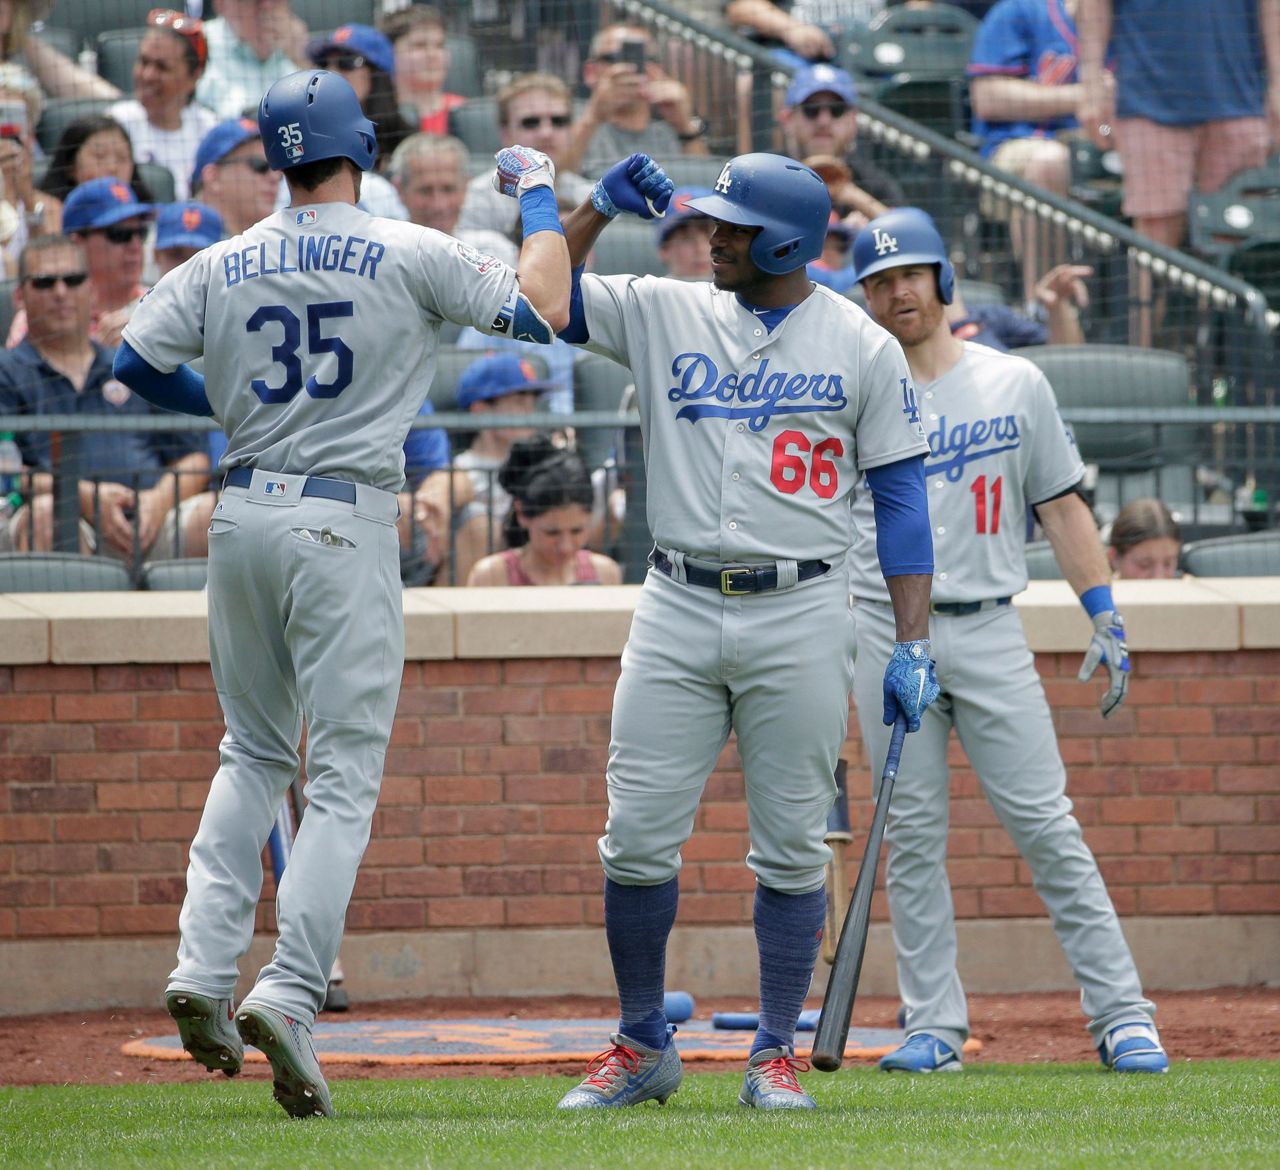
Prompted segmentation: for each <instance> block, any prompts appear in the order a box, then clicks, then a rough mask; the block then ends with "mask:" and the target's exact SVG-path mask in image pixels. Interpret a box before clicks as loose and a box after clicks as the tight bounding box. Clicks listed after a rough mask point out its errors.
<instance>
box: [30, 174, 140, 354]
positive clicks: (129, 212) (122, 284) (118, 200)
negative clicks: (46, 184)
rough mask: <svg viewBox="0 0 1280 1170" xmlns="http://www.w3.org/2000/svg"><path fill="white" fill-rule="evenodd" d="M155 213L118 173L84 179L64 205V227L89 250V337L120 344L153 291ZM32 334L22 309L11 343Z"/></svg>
mask: <svg viewBox="0 0 1280 1170" xmlns="http://www.w3.org/2000/svg"><path fill="white" fill-rule="evenodd" d="M154 212H155V208H154V206H153V205H152V204H150V203H141V202H139V200H138V196H137V195H136V194H135V193H134V190H133V188H132V187H130V186H129V185H128V183H122V182H121V181H120V180H119V179H112V178H102V179H91V180H90V181H89V182H87V183H81V184H80V186H78V187H76V188H75V190H73V191H72V192H71V194H70V195H68V196H67V201H66V203H65V204H64V205H63V208H62V230H63V232H64V233H65V234H66V235H68V236H70V237H71V238H72V239H74V240H75V241H76V242H77V243H79V245H80V246H81V247H82V248H83V249H84V254H85V260H86V266H87V269H88V272H89V284H90V286H91V289H92V297H91V309H90V317H89V336H90V337H91V338H92V339H93V340H94V341H97V342H100V343H101V344H103V345H106V346H113V345H118V344H119V343H120V330H121V329H123V328H124V324H125V322H126V321H127V320H128V319H129V314H130V313H131V312H133V307H134V305H136V304H137V303H138V301H139V300H140V299H141V298H142V296H143V294H144V293H145V292H146V291H147V290H146V287H145V286H144V285H143V284H142V260H143V248H142V242H143V240H144V239H145V238H146V235H147V232H148V230H149V227H148V224H149V222H150V220H151V218H152V216H153V214H154ZM26 335H27V314H26V311H25V310H24V309H19V310H18V312H17V313H16V314H15V315H14V318H13V324H12V326H11V327H10V329H9V337H8V339H7V341H6V342H5V344H6V345H7V346H8V347H9V348H10V349H12V348H13V347H14V346H15V345H17V344H18V343H19V342H20V341H22V339H23V338H24V337H26Z"/></svg>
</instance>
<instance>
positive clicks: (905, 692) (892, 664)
mask: <svg viewBox="0 0 1280 1170" xmlns="http://www.w3.org/2000/svg"><path fill="white" fill-rule="evenodd" d="M940 689H941V688H940V687H939V686H938V676H937V675H936V674H935V673H934V666H933V659H932V658H930V657H929V639H928V638H919V639H917V640H916V641H914V642H895V643H894V644H893V653H892V654H891V655H890V656H889V664H888V665H887V666H886V667H885V668H884V723H885V726H886V727H888V726H889V725H890V724H891V723H893V722H894V720H895V719H896V718H897V717H898V713H899V712H901V713H902V715H903V717H904V718H905V719H906V721H907V730H908V731H919V730H920V716H921V715H923V714H924V709H925V708H926V707H927V706H928V705H929V704H930V703H932V702H933V701H934V699H936V698H937V697H938V692H939V690H940Z"/></svg>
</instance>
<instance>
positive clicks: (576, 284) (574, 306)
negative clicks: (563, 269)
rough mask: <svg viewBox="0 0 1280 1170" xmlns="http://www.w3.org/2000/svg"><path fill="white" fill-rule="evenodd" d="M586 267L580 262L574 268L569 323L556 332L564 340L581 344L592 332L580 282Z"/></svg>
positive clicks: (570, 290)
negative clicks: (588, 326)
mask: <svg viewBox="0 0 1280 1170" xmlns="http://www.w3.org/2000/svg"><path fill="white" fill-rule="evenodd" d="M585 267H586V265H585V264H579V265H578V267H577V268H575V269H574V270H573V284H572V286H571V287H570V289H569V324H568V325H566V326H565V327H564V328H563V329H561V330H560V332H559V333H557V334H556V336H557V337H559V338H560V339H561V340H562V341H568V342H571V343H572V344H574V345H581V344H582V343H583V342H584V341H589V340H590V339H591V333H590V331H589V330H588V329H587V311H586V310H585V309H584V308H583V307H582V286H581V283H580V282H581V280H582V270H583V269H584V268H585Z"/></svg>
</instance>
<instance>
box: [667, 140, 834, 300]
mask: <svg viewBox="0 0 1280 1170" xmlns="http://www.w3.org/2000/svg"><path fill="white" fill-rule="evenodd" d="M687 206H689V207H691V208H693V209H694V210H695V211H701V212H702V213H703V215H709V216H711V218H712V219H719V220H723V221H724V222H725V223H734V224H739V225H740V226H743V227H758V228H759V229H760V233H759V235H757V236H756V238H755V239H754V240H752V241H751V260H752V263H754V264H755V266H756V267H757V268H759V269H760V271H761V272H767V273H768V274H769V275H770V276H782V275H783V274H784V273H787V272H794V271H795V270H796V269H797V268H803V267H804V266H805V265H806V264H808V263H809V261H810V260H816V259H817V258H818V257H819V256H820V255H822V244H823V241H824V240H825V239H826V237H827V220H828V219H829V218H830V215H831V196H830V195H828V194H827V185H826V184H825V183H824V182H823V181H822V179H821V178H819V176H818V175H817V173H816V172H815V171H812V170H810V169H809V168H808V167H807V166H805V165H804V164H803V163H798V162H796V161H795V159H792V158H787V157H786V156H785V155H781V154H740V155H738V157H737V158H731V159H730V160H729V161H728V162H727V163H725V164H724V170H722V171H721V172H720V177H719V178H718V179H717V180H716V182H715V188H714V190H713V191H712V193H711V194H709V195H704V196H702V197H701V198H700V199H690V200H689V201H688V203H687Z"/></svg>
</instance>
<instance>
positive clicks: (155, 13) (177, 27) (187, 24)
mask: <svg viewBox="0 0 1280 1170" xmlns="http://www.w3.org/2000/svg"><path fill="white" fill-rule="evenodd" d="M147 26H148V27H149V28H167V29H168V30H169V31H170V32H176V33H177V34H178V35H179V36H180V37H182V38H183V39H185V40H186V41H187V42H188V43H189V44H190V45H191V48H192V50H193V51H194V52H195V55H196V61H197V62H198V63H199V64H201V65H203V64H204V63H205V62H206V61H207V60H208V59H209V43H208V42H207V41H206V40H205V39H204V21H202V20H200V19H198V18H197V17H194V16H183V14H182V13H181V12H174V11H173V10H172V9H171V8H153V9H152V10H151V11H150V12H148V13H147Z"/></svg>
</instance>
